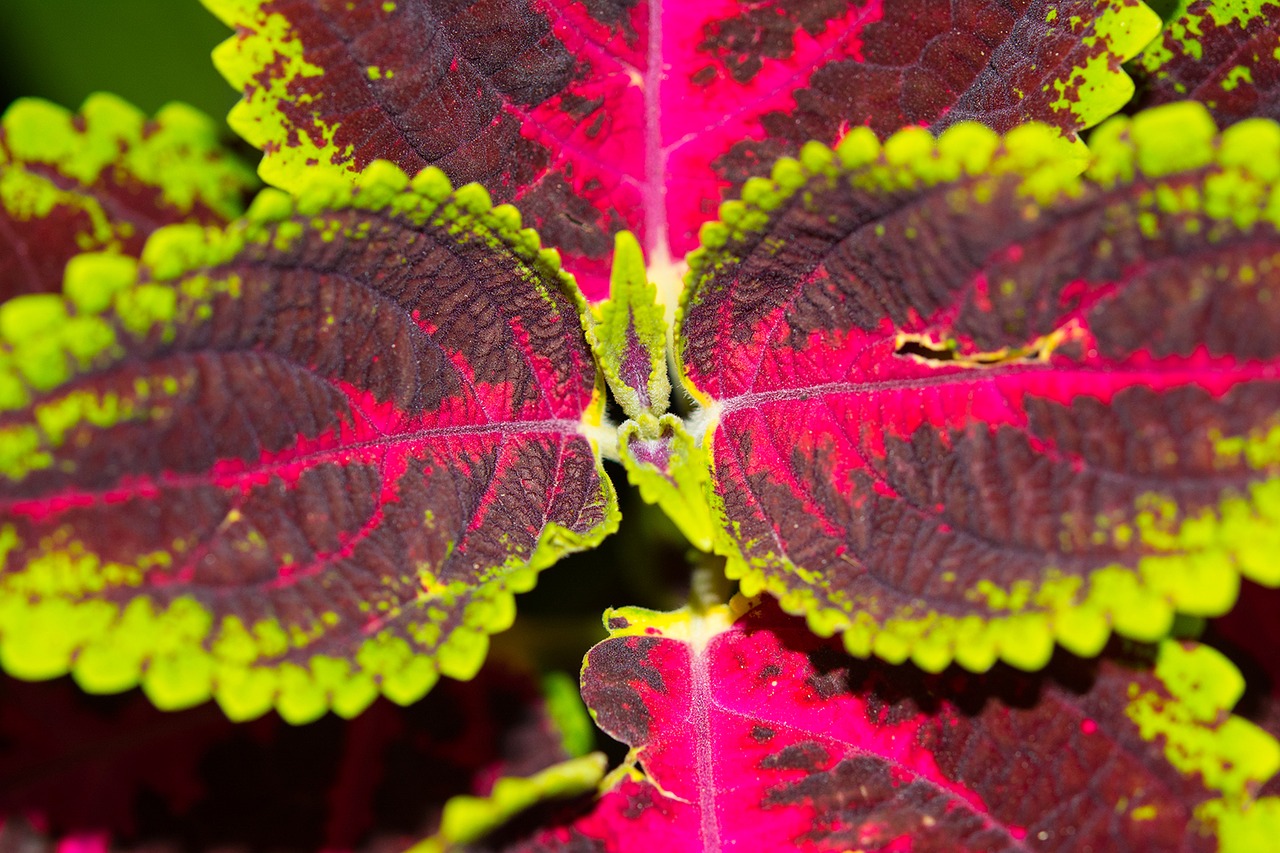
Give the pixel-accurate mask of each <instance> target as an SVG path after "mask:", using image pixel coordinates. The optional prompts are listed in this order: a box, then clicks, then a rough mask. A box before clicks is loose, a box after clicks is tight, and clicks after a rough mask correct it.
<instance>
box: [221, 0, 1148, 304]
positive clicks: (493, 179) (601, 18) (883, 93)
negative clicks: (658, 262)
mask: <svg viewBox="0 0 1280 853" xmlns="http://www.w3.org/2000/svg"><path fill="white" fill-rule="evenodd" d="M205 2H206V4H207V5H209V6H210V8H211V9H213V10H214V11H215V13H217V14H218V15H220V16H221V17H222V18H223V20H224V21H226V22H227V23H228V24H229V25H231V26H233V27H235V28H236V29H237V35H236V36H235V37H234V38H233V39H231V40H230V41H228V42H227V43H226V44H225V45H223V46H222V47H221V48H220V49H219V51H218V54H217V59H218V64H219V67H220V68H221V70H222V72H223V74H224V75H225V76H226V77H227V78H228V80H230V81H231V82H232V84H233V85H235V86H236V87H237V88H241V89H243V91H244V93H245V100H244V101H243V102H242V104H241V105H240V106H239V107H237V108H236V110H235V111H234V112H233V113H232V116H231V123H232V125H233V126H234V127H235V128H236V129H237V130H238V131H239V132H240V133H242V134H243V135H244V136H245V137H246V138H247V139H249V140H250V141H251V142H253V143H254V144H255V145H258V146H259V147H261V148H262V149H263V150H264V151H265V152H266V159H265V161H264V165H263V175H264V176H265V177H266V178H267V179H268V180H269V181H272V182H275V183H278V184H280V185H283V186H291V185H292V183H293V181H294V180H296V179H297V178H298V177H299V176H301V175H303V174H305V173H306V171H307V169H309V168H312V167H314V166H315V165H321V166H330V165H334V166H337V167H339V168H340V169H350V170H359V169H361V168H363V167H365V166H366V165H368V164H369V163H370V162H372V161H373V160H375V159H379V158H383V159H389V160H392V161H393V162H395V163H397V164H398V165H400V166H401V167H402V168H404V169H405V170H406V171H408V172H409V173H411V174H412V173H413V172H415V171H416V170H418V169H420V168H422V167H423V166H426V165H429V164H430V165H437V166H439V167H440V168H442V169H444V170H445V171H446V172H447V173H448V174H449V175H450V177H451V178H453V180H454V181H455V182H457V183H461V182H464V181H472V180H474V181H479V182H480V183H482V184H484V186H485V187H486V188H488V189H489V190H490V192H492V193H493V194H494V197H495V198H496V199H498V200H499V201H514V202H515V203H517V204H518V205H519V206H520V208H521V210H522V211H523V212H524V213H525V215H526V217H528V219H529V220H530V223H531V224H532V225H534V226H535V227H536V228H537V229H538V230H539V232H540V233H541V234H542V236H543V238H544V239H546V240H547V242H548V243H549V244H550V245H554V246H556V247H557V248H558V249H559V250H560V251H561V252H562V253H563V255H564V257H565V259H566V266H567V268H568V269H570V270H571V271H572V272H574V273H575V274H576V275H577V276H578V278H579V282H580V284H581V285H582V287H583V291H584V292H585V293H586V294H587V296H588V298H589V299H592V300H595V299H599V298H602V297H603V296H605V295H606V293H607V282H608V276H607V272H608V267H607V260H608V255H609V252H610V250H611V248H612V237H611V233H612V232H615V231H617V230H619V229H623V228H625V229H628V230H631V231H633V232H635V233H636V234H637V235H638V236H639V237H640V238H641V241H642V243H643V244H644V245H645V247H646V249H647V250H648V252H649V254H650V256H651V257H652V256H657V257H667V256H670V257H675V258H679V257H681V256H683V255H684V254H685V252H687V251H689V250H690V249H692V248H693V247H694V246H695V245H696V235H697V229H698V226H699V225H701V223H703V222H705V221H706V220H708V219H710V218H712V217H713V216H714V213H715V210H716V207H717V205H718V204H719V203H720V201H721V200H722V199H723V198H724V197H726V196H727V195H729V194H732V193H735V192H736V191H737V189H738V187H739V186H740V184H741V182H742V180H743V179H745V177H746V176H747V175H749V174H752V173H754V172H756V171H758V170H759V169H760V168H761V166H762V164H767V163H769V162H772V160H773V159H775V158H776V157H778V156H780V155H781V154H785V153H794V152H795V151H796V150H797V149H798V147H799V145H800V144H801V143H803V142H804V141H806V140H809V139H813V138H818V139H821V140H823V141H825V142H828V143H834V142H835V141H837V140H838V139H839V138H840V137H841V136H842V135H843V134H844V133H845V132H846V131H847V130H848V128H850V127H857V126H861V125H866V124H870V125H871V126H873V127H874V128H875V129H876V130H877V132H879V133H881V134H882V135H887V134H889V133H891V132H893V131H895V130H898V129H899V128H901V127H903V126H905V125H909V124H925V125H940V124H947V123H950V122H952V121H955V120H957V119H976V120H980V121H985V122H987V123H989V124H991V125H992V126H995V127H997V128H999V129H1001V130H1004V129H1007V128H1009V127H1011V126H1013V125H1015V124H1017V123H1020V122H1022V121H1026V120H1028V119H1039V120H1043V121H1048V122H1050V123H1052V124H1054V125H1056V126H1059V127H1061V128H1062V129H1063V130H1065V131H1067V132H1068V133H1074V132H1075V131H1077V130H1079V129H1081V128H1083V127H1087V126H1090V125H1092V124H1094V123H1096V122H1097V121H1099V120H1100V119H1101V118H1103V117H1104V116H1106V115H1109V114H1110V113H1111V112H1113V111H1114V110H1116V109H1117V108H1118V107H1119V106H1120V105H1121V104H1122V103H1123V102H1124V101H1125V100H1126V99H1127V98H1128V94H1129V91H1130V89H1129V88H1128V85H1129V84H1128V79H1127V78H1126V77H1124V75H1123V73H1122V72H1121V71H1120V63H1121V62H1122V61H1123V60H1124V59H1127V58H1129V57H1130V56H1132V55H1133V54H1134V53H1135V52H1136V51H1137V50H1138V49H1139V48H1140V47H1141V46H1142V45H1143V44H1145V43H1146V41H1147V40H1148V39H1149V38H1150V37H1151V36H1153V35H1155V33H1156V31H1157V30H1158V26H1159V22H1158V19H1156V18H1155V16H1154V15H1153V14H1152V13H1150V11H1149V10H1147V9H1146V7H1144V6H1143V5H1142V4H1141V3H1138V2H1136V0H1100V1H1099V0H1063V2H1044V0H1022V2H1019V3H1015V4H1005V3H993V2H989V0H909V2H895V3H881V2H879V0H851V1H847V0H804V1H803V2H791V3H777V2H766V3H751V4H740V3H736V2H732V0H714V2H708V3H670V2H669V3H666V4H658V5H654V4H651V3H649V2H646V1H645V0H632V2H604V3H574V2H568V0H503V2H500V3H496V4H472V5H467V6H461V7H459V6H457V5H456V4H448V3H444V2H440V0H399V2H397V3H394V4H393V3H377V2H372V0H370V2H364V3H356V4H350V3H339V2H308V3H298V2H284V0H261V2H258V3H256V4H246V3H242V2H230V0H205Z"/></svg>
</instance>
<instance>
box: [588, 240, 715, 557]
mask: <svg viewBox="0 0 1280 853" xmlns="http://www.w3.org/2000/svg"><path fill="white" fill-rule="evenodd" d="M616 245H617V248H616V250H615V252H614V256H613V274H612V276H611V279H610V284H609V293H610V297H609V299H607V300H605V301H604V302H601V303H599V304H598V305H597V306H595V314H596V317H597V323H596V325H595V328H594V330H593V331H594V337H593V349H594V350H595V352H596V357H597V359H598V361H599V363H600V368H601V371H602V372H603V373H604V375H605V378H606V379H607V380H608V383H609V388H610V389H611V390H612V391H613V398H614V400H616V401H617V403H618V405H619V406H620V407H621V408H622V410H623V412H624V414H625V416H626V420H625V421H624V422H623V423H622V425H621V426H619V427H618V430H617V448H618V457H619V458H620V459H621V461H622V464H623V465H624V466H625V467H626V469H627V478H628V479H629V480H630V481H631V482H632V483H633V484H635V485H636V486H637V487H638V488H639V489H640V494H641V496H642V497H643V498H644V499H645V500H646V501H648V502H649V503H652V504H657V505H659V506H661V507H662V508H663V510H664V511H665V512H666V513H667V515H668V516H669V517H670V518H671V519H672V521H674V522H675V523H676V525H677V526H678V527H679V528H680V529H681V531H682V532H683V533H684V535H685V538H687V539H688V540H689V542H690V543H691V544H693V545H694V546H695V547H697V548H701V549H703V550H710V548H711V543H712V530H713V527H712V523H711V510H710V507H709V506H708V504H707V500H706V488H705V486H706V482H707V466H706V461H705V457H704V456H703V454H702V452H701V450H700V449H699V448H698V446H697V443H696V442H695V441H694V440H693V437H692V436H691V435H690V434H689V432H688V431H687V430H686V429H685V427H684V423H683V422H682V421H681V420H680V419H679V418H677V417H676V416H675V415H672V414H669V413H668V412H667V408H668V406H669V405H670V402H671V380H670V378H669V375H668V369H667V337H668V330H669V328H670V327H669V325H668V323H667V321H666V318H665V316H664V310H663V307H662V306H661V305H660V304H659V303H658V292H657V287H656V286H655V285H654V284H653V283H652V282H650V281H649V280H648V277H647V276H646V274H645V267H644V257H643V254H642V253H641V250H640V245H639V243H638V242H637V241H636V239H635V237H634V236H632V235H631V234H630V232H626V231H624V232H621V233H619V234H618V237H617V243H616Z"/></svg>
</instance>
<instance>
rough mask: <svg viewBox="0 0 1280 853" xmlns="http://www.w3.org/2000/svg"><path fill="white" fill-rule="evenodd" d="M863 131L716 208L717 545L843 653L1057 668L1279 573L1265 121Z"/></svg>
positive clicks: (1200, 118) (709, 278) (1269, 152)
mask: <svg viewBox="0 0 1280 853" xmlns="http://www.w3.org/2000/svg"><path fill="white" fill-rule="evenodd" d="M1092 145H1093V149H1094V150H1093V156H1094V161H1093V164H1092V166H1091V167H1090V171H1089V174H1088V176H1087V177H1086V178H1083V179H1077V178H1074V177H1072V170H1071V169H1070V168H1069V163H1067V162H1066V161H1064V160H1063V158H1062V157H1061V156H1060V152H1059V151H1058V148H1057V145H1056V144H1055V143H1054V138H1053V137H1052V135H1051V134H1049V133H1048V131H1046V130H1043V129H1037V128H1035V127H1027V128H1024V129H1021V130H1019V131H1017V132H1015V133H1011V134H1010V135H1009V136H1008V137H1007V138H1006V139H1005V140H1004V141H1000V140H999V139H998V138H997V137H995V136H994V135H993V134H992V133H991V132H990V131H988V130H985V129H983V128H980V127H978V126H976V125H966V126H958V127H956V128H953V129H952V130H950V131H948V132H947V133H945V134H943V135H942V137H941V138H940V139H938V140H937V141H936V143H935V141H934V139H933V138H932V137H930V136H929V135H928V134H926V133H925V132H923V131H908V132H903V133H902V134H899V135H897V136H895V137H894V138H892V139H890V140H889V141H888V142H887V143H885V144H884V146H883V147H881V146H880V145H879V144H878V143H877V142H876V140H875V138H874V137H873V136H872V134H870V133H869V132H862V133H855V134H851V135H850V136H849V137H847V138H846V140H845V141H844V142H843V143H842V144H841V146H840V147H839V149H838V150H837V151H836V152H834V153H833V152H831V151H830V150H828V149H825V148H822V147H820V146H814V147H810V148H807V149H806V151H805V157H804V162H803V163H799V162H796V161H784V162H781V163H779V165H778V166H777V167H776V168H775V170H774V180H773V181H763V180H760V181H758V182H755V183H749V184H748V186H747V200H746V203H731V204H726V205H725V207H724V208H723V209H722V212H721V215H722V220H723V221H722V222H721V223H720V224H718V225H714V226H708V227H707V228H705V229H704V231H703V241H704V243H705V244H706V245H707V247H708V248H707V249H706V250H705V251H704V252H703V253H701V254H700V255H699V256H697V257H696V258H695V259H694V260H693V262H692V271H691V273H690V282H691V285H692V286H691V289H690V290H689V291H688V293H687V299H686V301H685V303H684V304H683V306H682V312H683V314H682V320H681V325H680V327H679V330H678V341H677V350H678V353H679V356H680V359H681V361H682V364H683V366H684V370H685V372H686V379H687V382H688V387H689V388H690V390H691V391H692V392H693V393H695V394H697V395H698V396H699V397H700V398H701V400H702V401H703V402H704V404H705V406H706V407H707V412H706V418H707V419H708V420H707V422H708V423H709V426H708V429H707V432H706V435H705V437H704V440H703V444H704V447H705V448H706V449H707V450H708V452H709V454H710V457H711V465H712V473H713V481H714V492H715V494H714V502H715V504H716V506H717V507H718V509H719V512H720V514H721V517H722V524H723V530H724V534H723V535H722V537H721V543H720V546H719V547H721V548H722V549H723V550H724V551H725V552H726V553H728V554H729V555H730V567H729V569H730V572H731V574H732V575H733V576H735V577H740V578H742V583H743V587H744V589H745V590H746V591H747V592H749V593H754V592H757V591H759V590H761V589H768V590H769V591H771V592H773V593H775V594H776V595H778V596H780V597H781V599H782V603H783V606H784V608H786V609H787V610H788V611H790V612H794V613H806V614H807V615H808V616H809V619H810V625H811V627H813V629H814V630H815V631H817V632H818V633H819V634H823V635H829V634H831V633H833V632H842V633H844V636H845V642H846V645H847V647H848V649H849V650H850V651H851V652H853V653H855V654H860V655H865V654H869V653H874V654H877V655H879V656H881V657H883V658H885V659H887V660H890V661H894V662H897V661H902V660H905V659H907V658H910V659H912V660H914V661H915V662H916V663H917V664H919V665H920V666H923V667H925V668H926V669H930V670H938V669H940V668H942V667H943V666H945V665H946V664H947V663H949V662H950V661H952V660H955V661H958V662H960V663H961V664H963V665H964V666H965V667H967V668H970V669H974V670H978V671H981V670H985V669H986V668H987V667H989V666H991V664H992V663H993V662H994V661H995V660H997V659H1003V660H1005V661H1007V662H1009V663H1013V664H1016V665H1018V666H1022V667H1027V668H1036V667H1039V666H1041V665H1043V664H1044V663H1045V662H1046V661H1047V660H1048V658H1049V655H1050V653H1051V651H1052V643H1053V640H1054V639H1055V638H1056V639H1057V640H1058V641H1059V642H1061V643H1062V644H1064V645H1066V646H1067V648H1069V649H1071V650H1072V651H1075V652H1076V653H1078V654H1083V655H1093V654H1096V653H1097V652H1098V650H1099V649H1101V648H1102V645H1103V643H1104V642H1105V641H1106V638H1107V636H1108V634H1109V633H1110V632H1111V631H1112V630H1115V631H1119V632H1120V633H1122V634H1124V635H1127V636H1130V637H1134V638H1139V639H1145V640H1154V639H1158V638H1159V637H1161V636H1163V635H1164V634H1165V633H1166V632H1167V631H1168V630H1169V627H1170V624H1171V620H1172V617H1173V613H1174V611H1175V610H1183V611H1185V612H1190V613H1197V614H1201V615H1216V614H1220V613H1223V612H1225V611H1226V610H1227V609H1228V608H1229V607H1230V606H1231V605H1232V603H1233V602H1234V601H1235V598H1236V592H1237V588H1238V584H1239V578H1240V576H1241V575H1244V576H1246V577H1250V578H1253V579H1255V580H1259V581H1262V582H1265V583H1267V584H1270V585H1275V584H1276V583H1280V565H1278V564H1277V562H1276V560H1275V558H1274V555H1275V554H1276V553H1277V552H1278V551H1280V528H1278V527H1277V521H1278V520H1280V478H1278V476H1277V475H1278V474H1280V453H1277V450H1276V448H1277V447H1278V446H1280V445H1278V444H1277V441H1278V437H1280V420H1277V417H1278V415H1277V413H1278V412H1280V362H1278V361H1277V355H1280V352H1278V351H1277V349H1276V338H1275V335H1274V334H1273V331H1274V329H1276V328H1278V327H1280V315H1277V313H1276V312H1277V310H1278V308H1277V306H1280V299H1277V298H1276V296H1277V294H1278V293H1280V265H1278V264H1277V261H1276V258H1277V255H1278V253H1280V233H1278V232H1277V227H1276V219H1275V217H1276V210H1277V209H1276V207H1275V206H1274V205H1273V204H1272V203H1271V202H1270V199H1271V198H1273V197H1274V194H1275V193H1276V192H1277V187H1276V184H1275V178H1276V172H1275V170H1274V164H1275V163H1276V162H1277V158H1280V129H1278V128H1277V127H1276V126H1275V125H1274V124H1270V123H1251V124H1242V125H1239V126H1237V127H1233V128H1231V129H1228V130H1227V131H1226V132H1225V133H1224V134H1223V135H1222V136H1221V137H1218V136H1217V135H1216V133H1215V130H1214V127H1213V125H1212V122H1211V121H1210V119H1209V118H1208V116H1207V115H1206V114H1205V113H1204V111H1203V109H1202V108H1200V107H1199V106H1198V105H1196V104H1184V105H1177V106H1173V107H1167V108H1163V109H1161V110H1156V111H1151V112H1149V113H1145V114H1143V115H1142V116H1139V117H1138V118H1136V119H1134V120H1133V121H1132V122H1129V121H1128V120H1117V121H1115V122H1114V123H1112V124H1109V125H1108V126H1106V127H1104V128H1101V129H1099V130H1098V131H1097V132H1096V133H1095V135H1094V137H1093V140H1092Z"/></svg>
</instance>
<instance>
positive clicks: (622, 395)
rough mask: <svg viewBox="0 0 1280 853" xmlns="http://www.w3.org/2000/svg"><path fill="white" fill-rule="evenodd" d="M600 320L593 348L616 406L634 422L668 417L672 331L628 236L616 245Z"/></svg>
mask: <svg viewBox="0 0 1280 853" xmlns="http://www.w3.org/2000/svg"><path fill="white" fill-rule="evenodd" d="M595 314H596V316H597V318H598V322H597V323H596V326H595V340H594V342H593V343H594V347H593V348H594V350H595V352H596V357H597V359H598V361H599V363H600V370H601V371H602V372H603V373H604V376H605V379H606V380H607V381H608V383H609V389H610V390H611V391H612V392H613V398H614V400H616V401H617V403H618V405H619V406H621V407H622V411H623V412H625V413H626V416H627V417H628V418H630V419H631V420H637V419H639V418H641V417H642V416H643V415H646V414H648V415H650V416H652V417H660V416H662V415H664V414H666V412H667V407H668V406H669V405H670V403H671V379H670V377H669V376H668V375H667V328H668V327H667V323H666V320H665V319H664V317H663V311H662V306H661V305H659V304H658V288H657V287H656V286H654V284H653V283H652V282H650V281H649V279H648V277H647V275H646V274H645V268H644V254H643V252H642V251H641V249H640V244H639V242H637V241H636V238H635V236H634V235H632V234H631V233H630V232H628V231H623V232H620V233H619V234H618V235H617V238H616V240H615V249H614V253H613V273H612V275H611V276H610V280H609V298H608V299H607V300H606V301H604V302H603V303H601V304H600V305H599V306H598V307H597V308H596V309H595Z"/></svg>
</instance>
